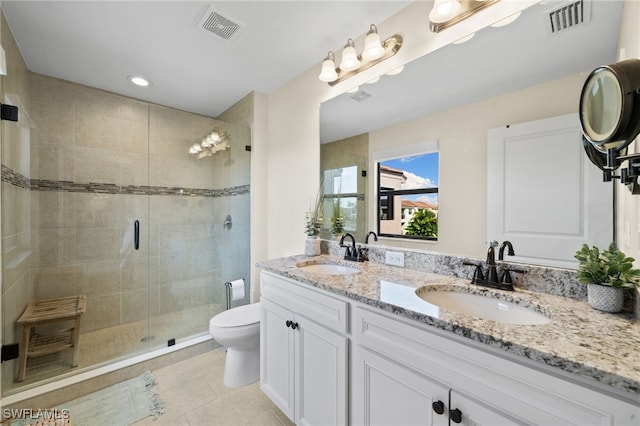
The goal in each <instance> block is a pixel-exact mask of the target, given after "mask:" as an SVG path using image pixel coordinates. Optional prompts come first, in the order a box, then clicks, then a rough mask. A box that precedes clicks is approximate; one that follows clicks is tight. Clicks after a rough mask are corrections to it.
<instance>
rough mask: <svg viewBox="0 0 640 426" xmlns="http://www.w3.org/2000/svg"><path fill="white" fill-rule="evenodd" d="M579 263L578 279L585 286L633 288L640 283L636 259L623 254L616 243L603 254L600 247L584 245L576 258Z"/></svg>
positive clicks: (639, 270)
mask: <svg viewBox="0 0 640 426" xmlns="http://www.w3.org/2000/svg"><path fill="white" fill-rule="evenodd" d="M574 257H575V258H576V259H577V260H578V262H579V266H578V271H577V273H576V278H577V279H578V281H579V282H581V283H585V284H603V285H610V286H611V287H627V288H633V287H635V286H636V285H638V284H639V283H640V269H633V262H634V259H633V258H632V257H627V256H626V255H625V254H624V253H622V252H621V251H620V250H618V248H617V247H616V245H615V244H614V243H611V244H610V245H609V248H608V249H607V250H604V251H603V252H602V253H601V252H600V250H599V249H598V247H596V246H593V247H591V248H590V247H589V246H588V245H586V244H583V245H582V247H581V248H580V250H578V251H577V252H576V254H575V256H574Z"/></svg>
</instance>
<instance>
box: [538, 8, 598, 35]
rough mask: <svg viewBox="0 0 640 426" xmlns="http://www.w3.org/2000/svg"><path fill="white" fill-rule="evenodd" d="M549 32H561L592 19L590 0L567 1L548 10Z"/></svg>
mask: <svg viewBox="0 0 640 426" xmlns="http://www.w3.org/2000/svg"><path fill="white" fill-rule="evenodd" d="M546 19H547V24H546V25H547V32H548V33H549V34H559V33H562V32H565V31H567V30H570V29H572V28H575V27H577V26H580V25H582V24H587V23H589V22H590V21H591V2H590V0H578V1H572V2H570V3H565V4H564V5H562V6H559V7H556V8H554V9H553V10H550V11H547V12H546Z"/></svg>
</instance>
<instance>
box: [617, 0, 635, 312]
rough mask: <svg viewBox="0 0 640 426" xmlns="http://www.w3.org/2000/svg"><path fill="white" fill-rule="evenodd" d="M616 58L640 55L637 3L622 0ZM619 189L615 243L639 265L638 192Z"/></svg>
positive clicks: (631, 146) (633, 146) (631, 149)
mask: <svg viewBox="0 0 640 426" xmlns="http://www.w3.org/2000/svg"><path fill="white" fill-rule="evenodd" d="M619 48H620V53H619V57H618V59H620V60H623V59H631V58H640V2H637V1H631V0H629V1H625V3H624V9H623V11H622V30H621V31H620V41H619ZM631 153H640V142H638V140H637V139H636V141H635V142H634V143H633V144H631V145H630V146H629V154H631ZM617 190H618V195H619V197H618V203H617V208H618V223H617V234H618V246H619V247H620V250H622V251H623V252H624V253H625V254H626V255H627V256H631V257H633V258H634V259H636V262H635V267H637V268H640V195H632V194H631V193H630V192H629V191H628V190H627V189H626V188H625V187H623V186H622V185H617ZM636 317H640V287H638V288H637V289H636Z"/></svg>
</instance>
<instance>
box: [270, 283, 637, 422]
mask: <svg viewBox="0 0 640 426" xmlns="http://www.w3.org/2000/svg"><path fill="white" fill-rule="evenodd" d="M261 289H262V299H261V301H262V304H261V309H262V323H261V328H260V333H261V335H260V337H261V345H260V356H261V365H260V368H261V371H260V384H261V388H262V390H263V391H264V392H265V394H267V396H269V397H270V398H271V400H272V401H273V402H274V403H275V404H276V405H277V406H278V407H280V409H282V410H283V411H284V412H285V414H286V415H287V416H289V418H290V419H291V420H293V421H294V422H295V423H296V424H298V425H322V426H324V425H344V424H353V425H357V426H361V425H414V424H415V425H437V426H445V425H449V426H455V425H456V424H461V425H468V426H471V425H474V426H475V425H486V426H499V425H554V426H555V425H580V426H586V425H600V426H605V425H607V426H627V425H634V426H640V404H639V402H638V401H636V400H635V399H633V398H634V395H633V394H631V393H630V394H628V395H627V394H625V393H624V392H622V391H614V390H613V389H610V388H609V387H608V386H606V385H604V384H598V383H596V382H590V383H588V380H587V381H583V380H581V379H580V378H579V376H577V375H576V374H572V373H568V372H564V371H563V370H562V369H557V368H552V367H547V366H545V365H544V364H542V363H540V362H538V361H534V360H528V359H527V358H526V357H524V356H523V357H521V358H520V357H518V358H514V356H512V355H509V354H507V353H504V352H503V351H501V350H499V349H492V347H491V345H490V344H487V343H480V342H477V341H475V340H473V339H469V338H464V337H461V336H458V335H456V334H454V333H453V332H450V331H445V330H440V329H438V328H436V327H431V326H428V325H426V324H424V323H422V322H420V321H416V320H413V319H410V318H407V317H405V316H403V314H393V313H390V312H387V311H384V310H382V309H379V308H376V307H373V306H369V305H366V304H363V303H360V302H357V301H353V300H351V299H347V298H345V297H341V296H338V295H335V294H333V293H331V292H329V291H324V290H321V289H317V288H314V287H312V286H308V285H305V284H301V283H298V282H296V281H294V280H292V279H288V278H284V277H281V276H279V275H275V274H272V273H269V272H264V271H263V272H262V273H261ZM486 339H487V340H488V341H489V342H490V341H491V337H489V336H487V337H486ZM587 383H588V384H587Z"/></svg>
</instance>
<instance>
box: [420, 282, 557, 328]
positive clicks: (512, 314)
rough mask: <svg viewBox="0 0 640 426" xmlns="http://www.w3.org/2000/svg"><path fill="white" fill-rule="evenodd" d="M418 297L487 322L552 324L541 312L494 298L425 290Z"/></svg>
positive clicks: (445, 308) (422, 289)
mask: <svg viewBox="0 0 640 426" xmlns="http://www.w3.org/2000/svg"><path fill="white" fill-rule="evenodd" d="M425 290H426V291H425ZM416 295H417V296H418V297H420V298H421V299H422V300H424V301H425V302H427V303H430V304H432V305H435V306H437V307H439V308H442V309H444V310H447V311H450V312H455V313H458V314H463V315H469V316H474V317H478V318H482V319H485V320H491V321H497V322H502V323H507V324H520V325H540V324H548V323H550V322H551V320H550V319H549V318H548V317H546V316H545V315H544V314H541V313H540V312H537V311H535V310H533V309H529V308H525V307H523V306H520V305H517V304H515V303H511V302H506V301H504V300H498V299H495V298H493V297H487V296H480V295H478V294H471V293H460V292H456V291H444V290H429V289H424V288H419V289H417V290H416Z"/></svg>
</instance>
